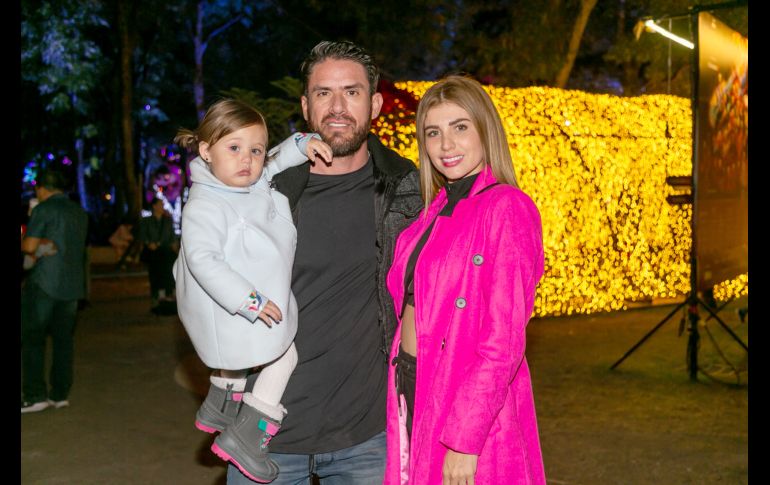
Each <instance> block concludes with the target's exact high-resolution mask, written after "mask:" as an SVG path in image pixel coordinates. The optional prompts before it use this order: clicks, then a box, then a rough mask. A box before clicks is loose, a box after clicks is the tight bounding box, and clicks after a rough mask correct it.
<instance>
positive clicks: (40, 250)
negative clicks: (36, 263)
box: [35, 238, 59, 258]
mask: <svg viewBox="0 0 770 485" xmlns="http://www.w3.org/2000/svg"><path fill="white" fill-rule="evenodd" d="M58 252H59V251H58V249H57V248H56V244H54V242H53V241H51V240H50V239H45V238H43V239H41V240H40V244H39V245H38V246H37V250H36V251H35V257H36V258H40V257H43V256H53V255H54V254H56V253H58Z"/></svg>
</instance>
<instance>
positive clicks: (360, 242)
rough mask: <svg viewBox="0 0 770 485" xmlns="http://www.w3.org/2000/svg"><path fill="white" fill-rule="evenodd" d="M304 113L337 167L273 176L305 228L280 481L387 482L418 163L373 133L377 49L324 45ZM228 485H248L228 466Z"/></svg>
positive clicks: (417, 202) (307, 79)
mask: <svg viewBox="0 0 770 485" xmlns="http://www.w3.org/2000/svg"><path fill="white" fill-rule="evenodd" d="M301 74H302V78H303V83H304V95H303V96H302V99H301V101H302V113H303V115H304V117H305V120H306V121H307V122H308V125H309V127H310V130H311V131H314V132H316V133H319V134H320V135H321V137H322V138H323V140H324V141H325V142H326V143H328V144H329V145H330V146H331V147H332V151H333V155H334V158H333V160H332V161H331V163H330V164H328V165H327V164H321V163H316V164H310V163H306V164H304V165H301V166H299V167H295V168H292V169H289V170H286V171H285V172H282V173H281V174H279V175H278V176H276V177H275V179H274V182H275V186H276V188H277V190H279V191H280V192H281V193H283V194H284V195H286V196H287V197H288V199H289V202H290V204H291V207H292V213H293V217H294V223H295V224H296V226H297V252H296V256H295V259H294V270H293V275H292V290H293V291H294V295H295V296H296V298H297V303H298V306H299V329H298V331H297V336H296V339H295V344H296V346H297V353H298V354H299V363H298V365H297V367H296V369H295V371H294V374H292V377H291V379H290V380H289V385H288V388H287V389H286V392H285V393H284V397H283V405H284V406H285V407H286V409H287V410H288V414H287V416H286V418H285V419H284V421H283V426H282V428H281V431H280V432H279V433H278V434H277V435H276V436H275V437H274V438H273V439H272V441H271V442H270V451H271V454H270V457H271V458H272V459H273V460H275V462H276V463H277V464H278V466H279V467H280V472H279V474H278V478H277V479H276V480H275V481H274V482H272V483H273V484H277V485H283V484H309V483H311V481H310V480H311V475H317V476H318V477H319V480H320V483H322V484H323V483H335V484H356V485H369V484H377V485H379V484H381V483H382V478H383V473H384V467H385V396H386V392H387V388H386V385H387V384H386V377H387V363H386V359H387V357H386V356H387V353H388V351H389V349H390V341H391V339H392V337H393V332H394V329H395V325H396V317H395V311H394V310H393V303H392V301H391V298H390V296H389V294H388V291H387V289H386V287H385V277H386V275H387V271H388V268H389V266H390V263H391V260H392V256H393V249H394V243H395V239H396V236H397V235H398V234H399V233H400V232H401V230H403V229H404V228H405V227H406V226H408V225H409V224H410V223H411V221H412V220H413V219H414V218H415V217H416V216H417V215H418V213H419V211H420V209H421V208H422V200H421V198H420V189H419V178H418V174H417V171H416V169H415V167H414V164H413V163H412V162H410V161H409V160H407V159H405V158H403V157H401V156H399V155H398V154H396V153H395V152H393V151H392V150H390V149H388V148H386V147H385V146H383V145H382V143H380V141H379V140H378V139H377V137H375V136H374V135H372V134H370V133H369V132H370V129H371V120H372V119H374V118H376V117H377V116H378V115H379V112H380V108H381V107H382V95H381V94H380V93H377V92H375V91H376V88H377V82H378V79H379V73H378V69H377V67H376V66H375V64H374V62H373V61H372V58H371V56H370V55H369V54H368V53H366V51H364V50H363V49H362V48H360V47H359V46H357V45H355V44H353V43H350V42H321V43H319V44H318V45H316V46H315V47H314V48H313V50H312V51H311V52H310V55H309V56H308V57H307V58H306V59H305V61H304V62H303V63H302V67H301ZM227 482H228V484H231V485H232V484H251V483H253V482H251V481H250V480H248V479H247V478H246V477H245V476H244V475H242V474H241V473H240V472H239V471H238V469H237V468H235V467H234V466H232V465H231V466H230V467H229V469H228V474H227Z"/></svg>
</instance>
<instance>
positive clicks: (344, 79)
mask: <svg viewBox="0 0 770 485" xmlns="http://www.w3.org/2000/svg"><path fill="white" fill-rule="evenodd" d="M380 108H382V95H381V94H380V93H374V95H373V96H369V79H368V77H367V75H366V69H365V68H364V66H362V65H361V64H359V63H357V62H354V61H349V60H340V59H327V60H325V61H322V62H320V63H318V64H316V65H315V67H313V70H312V71H311V73H310V78H309V79H308V83H307V96H302V114H303V115H304V117H305V120H307V122H308V125H309V126H310V129H311V130H312V131H314V132H316V133H318V134H320V135H321V138H322V139H323V141H325V142H326V143H328V144H329V146H331V147H332V152H333V154H334V156H335V157H346V156H349V155H352V154H353V153H355V152H356V151H357V150H358V149H359V148H360V147H361V145H363V144H364V143H365V142H366V137H367V134H368V133H369V130H370V128H371V125H372V119H374V118H376V117H377V116H379V114H380Z"/></svg>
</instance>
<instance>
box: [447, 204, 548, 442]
mask: <svg viewBox="0 0 770 485" xmlns="http://www.w3.org/2000/svg"><path fill="white" fill-rule="evenodd" d="M485 221H486V222H485V224H486V227H487V228H486V231H485V232H486V237H487V247H488V253H489V261H488V262H486V261H485V262H484V265H483V268H484V271H485V274H484V275H483V276H482V279H481V281H482V282H483V285H484V286H483V287H482V288H480V291H481V292H482V293H483V296H484V301H485V302H486V305H487V308H486V312H485V314H484V315H483V316H482V317H481V322H480V325H479V336H478V343H477V346H476V349H475V355H474V361H473V363H472V365H471V367H470V369H469V370H468V372H467V374H466V376H465V378H464V381H463V382H462V383H461V384H460V386H459V389H458V391H457V393H456V394H455V398H454V401H453V402H452V404H451V407H450V412H449V415H448V417H447V420H446V424H445V426H444V429H443V430H442V433H441V436H440V441H441V442H442V443H443V444H444V445H445V446H447V447H448V448H450V449H452V450H455V451H458V452H462V453H467V454H475V455H478V454H480V453H481V450H482V449H483V447H484V443H485V441H486V438H487V436H488V434H489V430H490V428H491V427H492V424H493V423H494V421H495V419H496V418H497V415H498V414H499V412H500V409H502V406H503V404H504V402H505V399H506V397H507V394H508V386H509V385H510V383H511V381H512V380H513V378H514V377H515V375H516V372H517V370H518V368H519V365H520V364H521V361H522V359H523V358H524V349H525V340H526V339H525V331H526V325H527V322H528V321H529V318H530V316H531V313H532V306H533V302H534V292H535V287H536V285H537V282H538V281H539V278H540V276H541V275H542V271H543V246H542V230H541V226H540V216H539V213H538V211H537V208H536V207H535V205H534V203H533V202H532V201H531V199H529V197H527V196H526V194H524V193H523V192H520V191H518V190H517V191H515V192H514V191H506V192H504V193H502V194H500V195H499V196H498V199H497V200H496V202H495V203H494V204H493V205H492V206H490V207H489V208H488V211H487V213H486V214H485Z"/></svg>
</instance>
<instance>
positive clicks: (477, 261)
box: [473, 254, 484, 266]
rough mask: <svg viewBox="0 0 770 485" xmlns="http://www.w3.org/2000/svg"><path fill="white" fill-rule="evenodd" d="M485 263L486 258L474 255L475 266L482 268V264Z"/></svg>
mask: <svg viewBox="0 0 770 485" xmlns="http://www.w3.org/2000/svg"><path fill="white" fill-rule="evenodd" d="M483 262H484V256H482V255H480V254H474V255H473V264H475V265H476V266H481V263H483Z"/></svg>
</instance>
